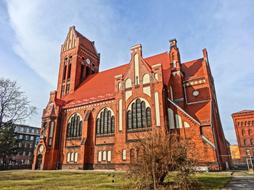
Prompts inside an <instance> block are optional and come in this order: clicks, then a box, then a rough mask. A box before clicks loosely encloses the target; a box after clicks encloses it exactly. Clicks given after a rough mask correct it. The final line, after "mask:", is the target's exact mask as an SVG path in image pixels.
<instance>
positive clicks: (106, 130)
mask: <svg viewBox="0 0 254 190" xmlns="http://www.w3.org/2000/svg"><path fill="white" fill-rule="evenodd" d="M114 132H115V117H114V115H113V112H112V111H111V110H109V109H107V108H105V109H103V110H102V111H101V112H100V114H99V116H98V117H97V120H96V135H97V136H99V135H107V134H113V133H114Z"/></svg>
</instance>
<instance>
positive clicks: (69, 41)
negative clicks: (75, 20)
mask: <svg viewBox="0 0 254 190" xmlns="http://www.w3.org/2000/svg"><path fill="white" fill-rule="evenodd" d="M76 41H77V35H76V31H75V27H74V26H72V27H70V29H69V32H68V34H67V37H66V39H65V41H64V44H63V45H62V51H67V50H69V49H72V48H75V47H76V44H77V42H76Z"/></svg>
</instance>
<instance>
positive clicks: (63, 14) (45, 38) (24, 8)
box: [6, 0, 126, 86]
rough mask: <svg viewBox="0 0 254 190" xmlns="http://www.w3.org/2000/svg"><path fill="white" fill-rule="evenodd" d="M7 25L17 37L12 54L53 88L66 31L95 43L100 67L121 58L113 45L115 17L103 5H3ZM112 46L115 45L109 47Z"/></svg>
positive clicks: (26, 1)
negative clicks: (79, 34)
mask: <svg viewBox="0 0 254 190" xmlns="http://www.w3.org/2000/svg"><path fill="white" fill-rule="evenodd" d="M6 3H7V7H8V14H9V20H10V24H11V26H12V28H13V30H14V32H15V35H16V43H15V45H14V48H15V52H16V53H17V55H19V56H20V57H21V58H22V59H23V60H24V62H25V63H26V64H28V65H29V66H30V67H31V68H32V69H33V70H34V71H35V72H36V73H37V74H39V75H40V76H41V77H43V78H44V79H45V80H47V81H48V82H50V83H51V84H52V85H54V86H55V85H56V81H57V73H58V66H59V52H60V44H61V43H62V42H63V41H64V38H65V36H66V33H67V31H68V28H69V27H70V26H72V25H76V27H77V30H78V31H80V32H81V33H83V34H84V35H85V36H87V37H88V38H90V39H91V40H95V41H96V46H97V49H98V51H99V52H100V51H101V52H103V54H102V63H103V64H102V67H101V68H108V67H112V66H113V64H120V63H121V62H122V61H123V57H126V56H124V55H121V53H119V54H116V55H117V56H115V58H114V63H112V62H111V61H112V60H111V57H112V56H113V54H114V52H115V50H116V49H119V48H118V47H119V46H120V45H121V43H116V40H117V39H116V38H115V36H116V35H115V34H116V30H115V29H116V27H115V25H116V18H117V17H116V16H115V15H114V14H115V13H114V11H113V10H112V9H111V8H110V6H108V5H107V4H105V3H103V2H102V1H89V2H88V1H87V2H85V1H75V3H74V1H67V2H66V1H65V3H64V4H63V3H62V1H60V0H59V1H53V2H49V1H44V0H37V1H30V0H22V1H19V0H10V1H6ZM111 43H114V46H112V44H111Z"/></svg>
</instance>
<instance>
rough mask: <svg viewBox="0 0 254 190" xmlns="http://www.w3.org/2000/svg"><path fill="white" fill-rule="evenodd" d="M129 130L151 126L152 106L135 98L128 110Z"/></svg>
mask: <svg viewBox="0 0 254 190" xmlns="http://www.w3.org/2000/svg"><path fill="white" fill-rule="evenodd" d="M127 126H128V127H127V130H133V129H140V128H149V127H151V108H150V107H149V106H148V105H146V102H145V101H143V100H140V99H137V100H135V101H134V102H133V103H132V104H131V106H130V109H129V111H128V112H127Z"/></svg>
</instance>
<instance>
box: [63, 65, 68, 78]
mask: <svg viewBox="0 0 254 190" xmlns="http://www.w3.org/2000/svg"><path fill="white" fill-rule="evenodd" d="M66 69H67V65H64V70H63V81H64V80H65V79H66Z"/></svg>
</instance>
